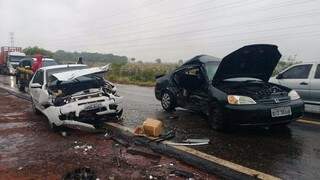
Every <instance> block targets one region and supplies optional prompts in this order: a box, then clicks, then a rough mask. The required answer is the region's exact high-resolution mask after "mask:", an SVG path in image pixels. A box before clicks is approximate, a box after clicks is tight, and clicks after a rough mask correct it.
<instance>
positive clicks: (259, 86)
mask: <svg viewBox="0 0 320 180" xmlns="http://www.w3.org/2000/svg"><path fill="white" fill-rule="evenodd" d="M217 87H218V88H219V89H221V90H222V91H224V92H226V93H227V94H235V95H245V96H248V95H249V96H250V97H251V98H253V99H265V98H270V97H280V96H287V94H288V92H287V91H286V90H284V89H282V88H280V87H279V86H277V85H273V84H270V83H266V82H260V81H258V82H251V83H248V82H246V83H243V82H235V81H230V82H226V81H225V82H224V83H221V84H219V85H217Z"/></svg>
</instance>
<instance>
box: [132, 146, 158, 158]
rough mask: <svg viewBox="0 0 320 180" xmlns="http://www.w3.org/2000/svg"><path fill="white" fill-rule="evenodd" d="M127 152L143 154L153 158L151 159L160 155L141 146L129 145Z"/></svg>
mask: <svg viewBox="0 0 320 180" xmlns="http://www.w3.org/2000/svg"><path fill="white" fill-rule="evenodd" d="M127 153H129V154H132V155H141V156H145V157H148V158H153V159H160V158H161V156H160V155H159V154H156V153H154V152H152V151H150V150H149V149H147V148H142V147H137V146H135V147H129V148H128V149H127Z"/></svg>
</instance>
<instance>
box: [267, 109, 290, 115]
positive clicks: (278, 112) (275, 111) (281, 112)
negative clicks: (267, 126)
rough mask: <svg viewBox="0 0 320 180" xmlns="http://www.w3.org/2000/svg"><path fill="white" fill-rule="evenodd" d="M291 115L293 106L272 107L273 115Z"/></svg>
mask: <svg viewBox="0 0 320 180" xmlns="http://www.w3.org/2000/svg"><path fill="white" fill-rule="evenodd" d="M288 115H291V107H279V108H273V109H271V117H281V116H288Z"/></svg>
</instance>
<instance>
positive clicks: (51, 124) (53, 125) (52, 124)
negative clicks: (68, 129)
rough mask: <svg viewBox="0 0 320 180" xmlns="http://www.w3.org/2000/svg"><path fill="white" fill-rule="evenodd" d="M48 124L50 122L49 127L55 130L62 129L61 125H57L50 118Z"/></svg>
mask: <svg viewBox="0 0 320 180" xmlns="http://www.w3.org/2000/svg"><path fill="white" fill-rule="evenodd" d="M48 124H49V128H50V129H51V130H52V131H53V132H58V131H59V130H60V127H59V126H57V125H56V124H55V123H53V122H50V121H49V120H48Z"/></svg>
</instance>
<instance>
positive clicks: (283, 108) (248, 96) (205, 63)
mask: <svg viewBox="0 0 320 180" xmlns="http://www.w3.org/2000/svg"><path fill="white" fill-rule="evenodd" d="M280 57H281V54H280V52H279V51H278V48H277V46H275V45H249V46H245V47H242V48H240V49H238V50H236V51H234V52H232V53H231V54H229V55H227V56H226V57H224V58H223V59H222V60H220V59H218V58H215V57H212V56H208V55H200V56H196V57H194V58H192V59H191V60H189V61H187V62H186V63H184V64H183V65H182V66H181V67H179V68H177V69H176V70H175V71H174V72H172V73H170V74H168V75H165V76H162V77H158V78H157V80H156V86H155V96H156V98H157V99H158V100H160V101H161V104H162V107H163V109H164V110H166V111H172V110H174V109H175V108H176V107H183V108H186V109H190V110H193V111H197V112H202V113H204V114H206V115H207V116H208V120H209V123H210V125H211V127H212V128H214V129H216V130H223V129H225V128H227V127H228V126H229V125H243V126H250V125H256V126H272V125H286V124H288V123H290V122H291V121H293V120H295V119H297V118H299V117H300V116H302V115H303V111H304V104H303V101H302V100H301V99H300V97H299V95H298V93H297V92H296V91H295V90H291V89H289V88H287V87H285V86H281V85H276V84H272V83H269V82H268V80H269V78H270V76H271V74H272V72H273V70H274V68H275V67H276V65H277V63H278V61H279V59H280Z"/></svg>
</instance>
